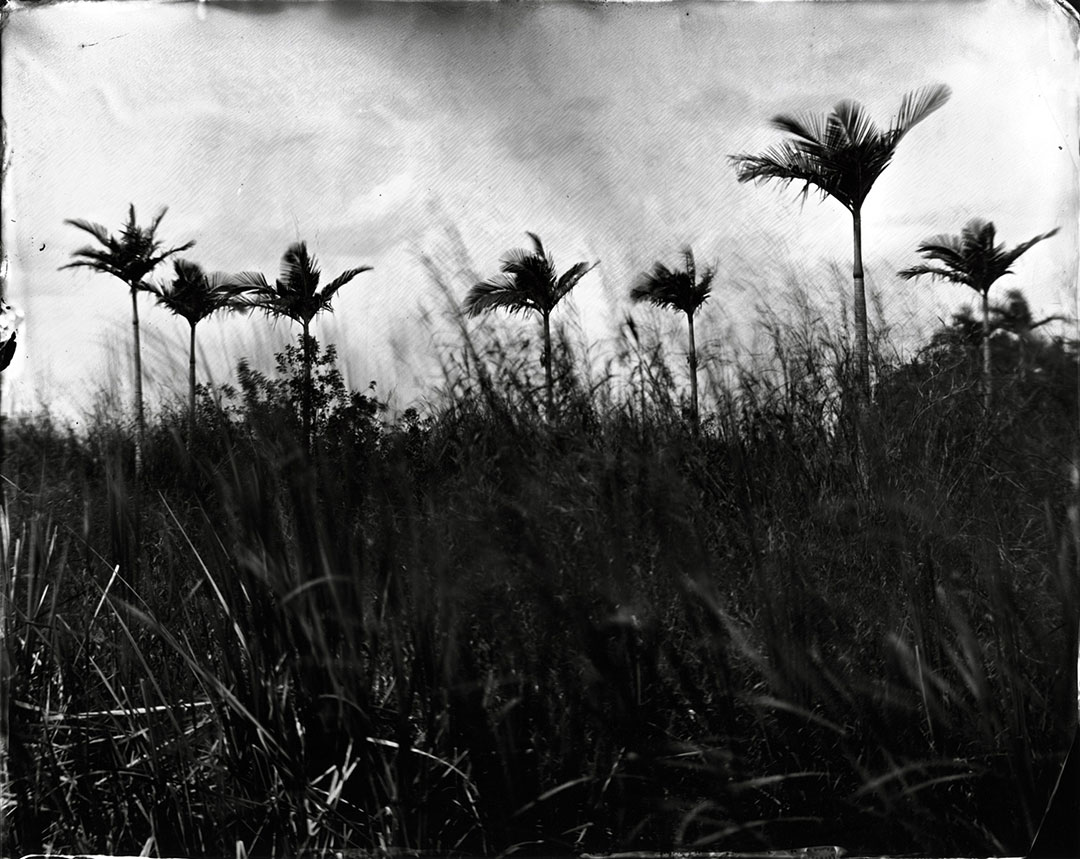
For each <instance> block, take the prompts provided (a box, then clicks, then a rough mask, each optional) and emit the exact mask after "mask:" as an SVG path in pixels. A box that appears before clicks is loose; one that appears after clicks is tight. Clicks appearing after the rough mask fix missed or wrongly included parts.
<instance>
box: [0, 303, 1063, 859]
mask: <svg viewBox="0 0 1080 859" xmlns="http://www.w3.org/2000/svg"><path fill="white" fill-rule="evenodd" d="M762 322H763V328H762V330H763V331H765V332H766V333H767V337H768V342H769V343H770V352H769V354H767V355H764V356H759V357H758V358H757V359H749V358H744V359H740V360H738V361H737V362H735V364H734V365H733V366H732V367H731V369H730V372H728V373H727V374H726V375H725V380H726V381H724V382H723V383H721V382H720V381H718V380H717V379H716V378H714V379H713V382H712V384H711V385H707V386H705V387H706V390H705V391H703V394H704V396H703V409H702V412H703V422H702V430H701V433H700V434H699V435H696V436H695V435H694V434H693V433H691V431H690V427H689V424H688V423H687V422H686V420H685V419H684V418H683V416H682V415H681V414H680V408H679V406H680V403H684V402H685V397H684V395H683V393H682V392H681V391H679V390H677V389H676V387H675V385H674V383H673V382H672V380H673V379H675V378H677V377H678V375H679V374H678V373H676V372H673V370H672V369H671V368H670V367H668V366H666V365H665V363H664V360H665V358H664V356H665V353H664V350H663V349H662V348H661V346H660V344H659V343H658V342H656V341H655V339H651V338H650V335H649V332H647V331H645V330H643V329H640V328H638V329H636V330H635V331H633V332H631V331H630V330H629V329H627V330H626V334H627V338H626V340H625V341H624V343H623V344H622V350H621V352H618V351H616V353H615V358H614V359H613V362H612V364H611V365H610V366H609V367H608V368H607V369H605V370H604V371H602V372H598V371H592V370H589V369H588V366H589V364H588V362H587V361H584V360H582V356H581V347H580V346H578V345H576V344H575V343H574V342H572V340H571V338H569V337H566V336H563V337H562V338H561V339H559V340H558V344H557V348H556V349H555V353H556V354H555V356H554V371H555V372H554V374H553V375H554V378H555V385H556V391H557V402H556V410H555V411H556V414H557V419H555V420H552V421H551V422H546V421H543V420H540V418H539V416H540V414H542V412H543V408H542V405H543V399H544V398H543V394H542V392H543V379H542V378H541V376H542V371H540V369H539V368H538V367H537V366H536V362H535V354H534V352H535V350H530V349H529V347H528V344H523V343H520V342H518V341H516V340H514V339H508V338H507V337H505V336H499V335H498V334H497V333H496V329H492V328H487V327H481V328H479V329H476V330H473V331H471V332H466V331H463V332H462V337H461V341H460V342H459V343H458V344H457V345H456V347H455V348H454V349H453V351H452V352H450V353H448V357H447V358H446V360H445V380H444V384H443V386H442V388H441V389H440V391H439V393H438V394H437V395H433V397H432V400H431V405H430V407H429V408H428V409H426V410H425V412H424V413H418V412H415V411H410V412H407V413H405V414H404V415H403V416H402V417H401V418H399V419H396V420H393V421H389V420H387V419H386V417H385V414H384V413H383V412H382V411H381V410H380V406H379V404H378V403H377V401H376V400H375V399H374V396H373V394H372V393H371V392H370V391H368V392H364V393H359V392H352V391H349V390H348V389H347V386H345V385H344V383H343V381H342V379H341V376H340V373H338V372H337V371H336V365H335V361H334V356H333V354H332V353H330V352H329V350H326V351H322V350H319V349H317V348H316V351H315V378H316V380H317V383H316V388H317V396H316V398H315V407H316V408H315V410H316V419H315V422H314V424H313V426H314V432H315V435H316V438H317V439H318V443H317V444H316V445H315V446H314V452H313V454H312V456H310V457H308V456H306V455H305V454H304V453H303V445H302V444H301V443H300V427H299V422H298V417H297V416H298V410H297V408H296V405H297V403H298V399H297V398H298V396H299V393H298V391H299V389H298V388H297V387H296V380H297V379H298V378H299V375H298V363H297V356H298V355H299V350H298V347H292V349H291V351H286V352H283V353H282V356H281V357H280V364H279V367H278V371H279V373H278V376H277V377H271V376H267V375H263V374H259V373H255V372H253V371H251V370H250V369H249V368H247V367H246V366H244V367H241V370H240V373H239V374H238V379H237V384H236V386H235V387H234V388H218V389H216V390H213V391H211V390H208V389H204V390H203V393H202V400H201V406H200V416H199V417H200V421H199V424H200V433H199V436H198V438H197V439H195V441H194V442H193V443H192V446H191V447H185V444H184V443H183V442H181V439H182V438H183V433H182V428H183V426H184V418H183V413H182V410H181V409H179V408H178V409H177V410H176V411H175V413H173V412H170V411H168V410H165V411H163V412H162V413H161V414H160V415H158V416H157V418H156V420H155V421H154V423H153V426H152V429H151V432H150V434H149V437H148V444H147V448H146V459H145V466H144V469H145V470H144V474H143V478H142V481H141V483H139V484H136V483H135V482H134V477H133V473H134V472H133V450H132V448H131V445H130V434H129V433H128V432H127V431H126V428H124V427H121V426H114V425H113V424H112V423H111V422H110V421H109V420H108V418H107V416H106V414H105V413H100V414H97V415H95V416H94V417H93V418H92V420H90V421H89V430H88V432H87V434H85V435H76V434H74V433H72V432H69V431H68V430H67V429H66V428H64V427H62V426H58V425H56V424H55V423H54V422H51V421H49V420H48V419H47V418H45V417H38V418H28V419H22V420H15V421H12V422H11V424H10V429H9V432H10V438H9V441H10V449H9V464H8V468H9V471H10V479H11V491H10V493H9V505H8V513H7V519H6V520H5V521H4V523H3V524H4V528H3V530H2V531H0V534H2V536H3V546H2V547H0V548H2V556H3V570H4V580H3V601H4V602H3V635H4V654H5V677H4V680H5V688H7V689H8V690H9V694H8V697H7V698H6V699H5V702H4V710H5V715H6V718H7V737H8V743H9V748H8V752H9V760H10V773H11V781H10V785H9V792H8V794H7V795H6V796H5V799H4V802H5V809H4V827H5V833H6V836H7V838H8V839H10V840H9V841H8V843H10V844H11V845H13V847H14V850H13V852H17V853H20V854H21V853H29V852H42V851H47V850H64V851H77V850H94V851H97V852H104V851H114V852H128V853H130V852H136V851H139V850H143V849H145V850H146V851H147V852H149V853H151V854H153V853H157V854H159V855H190V856H196V855H207V856H209V855H224V853H225V852H227V853H228V854H229V855H232V854H238V855H239V854H240V853H244V854H247V855H260V856H264V855H265V856H295V855H301V854H308V855H314V854H315V853H321V852H323V851H327V850H342V849H346V848H364V849H368V850H378V851H383V852H389V851H393V850H424V851H427V850H436V851H440V852H446V853H449V852H467V853H483V854H506V853H509V852H515V851H535V852H544V853H547V854H550V853H552V852H580V851H583V850H610V849H616V848H628V847H636V848H650V847H651V848H667V847H673V846H682V847H709V848H710V849H731V850H734V849H754V848H771V847H791V846H797V845H807V844H823V843H829V844H838V845H842V846H844V847H846V848H847V849H849V850H852V851H867V852H870V851H876V852H892V853H901V852H916V851H924V852H948V853H954V854H962V853H969V854H975V853H986V852H991V853H1012V854H1016V853H1018V852H1022V851H1024V850H1026V847H1027V845H1028V844H1029V843H1030V840H1031V837H1032V835H1033V833H1034V829H1035V827H1037V826H1038V822H1039V816H1040V813H1041V810H1042V806H1043V805H1044V804H1045V801H1046V797H1047V794H1048V792H1049V790H1050V787H1051V785H1052V783H1053V779H1054V778H1055V777H1056V774H1057V767H1058V766H1059V765H1060V762H1061V760H1062V757H1063V755H1064V752H1065V750H1066V748H1067V746H1068V742H1069V740H1070V738H1071V735H1070V733H1069V729H1070V727H1071V726H1073V725H1075V720H1076V712H1075V706H1076V702H1075V694H1076V686H1075V683H1076V678H1075V667H1074V666H1075V662H1076V660H1075V655H1076V654H1075V646H1076V633H1077V628H1076V618H1077V616H1078V613H1080V597H1078V595H1077V585H1076V581H1077V579H1076V564H1077V557H1078V555H1080V533H1077V525H1076V522H1077V520H1076V504H1077V498H1076V494H1075V492H1076V490H1075V489H1074V488H1072V486H1071V484H1070V482H1069V479H1068V471H1067V469H1068V466H1069V464H1070V462H1073V463H1075V459H1074V457H1075V455H1076V454H1075V451H1076V444H1077V437H1076V426H1077V414H1076V407H1077V404H1076V399H1075V391H1076V379H1075V373H1076V363H1075V359H1076V353H1075V347H1068V346H1065V345H1058V346H1055V345H1052V344H1044V347H1043V348H1041V349H1040V350H1039V355H1038V357H1037V358H1035V359H1032V358H1031V356H1030V355H1029V356H1028V358H1027V360H1028V361H1029V363H1030V362H1032V361H1034V364H1035V365H1036V369H1031V367H1030V366H1029V367H1028V370H1027V371H1026V372H1025V376H1024V378H1023V379H1021V378H1020V377H1019V376H1015V377H1013V376H1011V375H1009V374H1010V369H1009V368H1010V366H1011V365H1010V360H1011V358H1010V354H1011V351H1010V350H1012V348H1013V347H1012V346H1011V345H1010V344H1009V343H1007V342H1005V341H1001V342H999V343H998V344H997V345H996V349H997V355H998V359H999V364H1000V366H999V371H1000V373H1001V376H1002V382H1003V383H1002V384H1001V385H999V386H998V389H999V395H998V406H997V408H996V410H995V411H994V412H992V413H990V414H985V413H984V411H983V409H982V404H981V400H980V396H979V393H978V388H977V384H976V381H977V378H978V377H977V368H978V362H977V360H976V361H975V362H974V363H973V362H972V360H971V358H970V356H969V355H968V354H967V353H965V352H964V351H963V349H960V350H959V351H958V350H956V349H952V350H948V349H928V350H927V351H926V352H924V353H921V354H919V355H917V356H916V357H915V358H913V359H909V360H908V361H906V362H900V361H898V360H897V359H895V357H887V356H888V354H889V353H888V352H887V348H886V347H887V345H888V344H887V342H885V340H881V341H879V343H878V347H879V352H878V356H877V358H876V364H875V366H876V367H877V368H878V376H879V385H878V391H877V397H876V405H875V407H874V408H873V409H871V410H870V411H869V412H860V411H859V410H858V409H857V407H856V403H857V398H856V397H855V396H854V379H853V375H852V373H853V369H852V367H853V364H852V360H851V355H850V353H849V352H848V350H847V349H846V347H845V345H844V344H845V342H846V338H845V337H844V336H843V333H842V331H838V330H837V329H836V323H835V321H832V320H829V319H828V318H827V317H826V316H825V315H823V314H816V313H806V314H804V315H803V317H802V318H801V319H800V320H798V321H797V322H796V323H792V322H788V321H784V320H782V319H781V318H779V317H776V316H772V317H766V318H764V319H763V320H762ZM620 362H621V363H620ZM860 415H861V417H860ZM858 420H862V421H863V424H862V425H861V426H856V421H858ZM856 444H860V445H862V446H863V451H862V453H859V452H858V451H857V450H856ZM1070 511H1071V512H1070ZM1070 659H1071V662H1070ZM1070 665H1071V666H1073V668H1072V672H1073V673H1072V674H1070V673H1069V670H1068V669H1069V666H1070ZM1070 708H1071V709H1070ZM1070 719H1071V721H1069V720H1070ZM1017 809H1019V814H1016V813H1014V812H1015V810H1017Z"/></svg>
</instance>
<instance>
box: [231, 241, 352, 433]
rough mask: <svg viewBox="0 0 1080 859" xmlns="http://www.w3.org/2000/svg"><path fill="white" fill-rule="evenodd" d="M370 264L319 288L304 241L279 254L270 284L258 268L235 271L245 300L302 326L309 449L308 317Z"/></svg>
mask: <svg viewBox="0 0 1080 859" xmlns="http://www.w3.org/2000/svg"><path fill="white" fill-rule="evenodd" d="M371 270H372V269H371V266H369V265H362V266H358V267H357V268H350V269H349V270H348V271H345V272H342V273H341V274H339V275H338V276H337V277H336V278H334V279H333V280H332V281H330V283H328V284H326V286H324V287H323V288H322V289H319V277H320V272H319V269H318V265H317V263H316V260H315V258H314V257H313V256H311V254H310V253H308V249H307V243H306V242H296V243H295V244H292V245H290V246H289V248H288V250H286V251H285V255H284V256H283V257H282V258H281V273H280V275H278V278H277V280H276V281H275V282H274V283H273V284H270V283H268V282H267V280H266V278H265V277H264V276H263V275H262V274H259V273H258V272H248V273H244V274H241V275H236V276H235V277H236V279H237V281H238V282H239V283H240V284H241V285H243V286H244V287H245V290H246V293H247V302H248V304H249V305H250V306H252V307H257V308H261V309H262V310H264V311H266V312H267V313H269V314H270V315H271V316H277V317H281V316H284V317H287V318H289V319H291V320H293V321H294V322H299V323H300V327H301V328H302V330H303V349H304V393H303V398H304V401H303V405H302V410H303V415H302V418H301V420H302V421H303V433H304V449H305V450H307V451H309V452H310V451H311V342H310V339H311V338H310V336H309V331H310V328H311V320H312V319H314V318H315V315H316V314H318V313H319V312H321V311H323V310H328V311H330V312H333V307H332V306H331V304H330V302H331V300H332V299H333V297H334V296H335V295H336V294H337V291H338V290H339V289H341V287H343V286H344V285H345V284H347V283H348V282H349V281H350V280H352V279H353V278H354V277H356V276H357V275H358V274H362V273H363V272H365V271H371Z"/></svg>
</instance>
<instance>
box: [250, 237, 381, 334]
mask: <svg viewBox="0 0 1080 859" xmlns="http://www.w3.org/2000/svg"><path fill="white" fill-rule="evenodd" d="M365 271H371V266H369V265H362V266H358V267H356V268H350V269H349V270H347V271H345V272H342V273H341V274H340V275H338V276H337V277H336V278H334V279H333V280H332V281H330V283H328V284H326V286H324V287H323V288H322V289H319V278H320V275H321V273H320V271H319V268H318V264H317V262H316V260H315V258H314V257H313V256H311V254H310V253H309V252H308V249H307V243H306V242H297V243H295V244H293V245H290V246H289V248H288V250H286V251H285V255H284V256H283V257H282V258H281V273H280V275H279V276H278V278H277V281H276V282H275V283H274V284H270V283H268V282H267V281H266V278H265V277H264V276H263V275H262V274H258V273H245V274H241V275H236V276H235V277H237V278H238V279H239V282H241V283H243V284H244V285H245V286H246V287H247V294H248V299H249V303H250V304H251V305H252V306H254V307H260V308H262V309H263V310H266V311H267V312H269V313H273V314H274V315H277V316H287V317H288V318H289V319H292V320H293V321H295V322H299V323H300V324H301V325H303V326H304V329H305V333H306V331H307V326H308V325H309V324H310V323H311V320H312V319H314V318H315V315H316V314H317V313H319V312H321V311H323V310H329V311H331V312H332V311H333V307H332V306H331V300H332V299H333V297H334V296H335V295H336V294H337V292H338V290H339V289H341V287H343V286H344V285H345V284H347V283H348V282H349V281H350V280H352V279H353V278H354V277H356V276H357V275H358V274H362V273H363V272H365Z"/></svg>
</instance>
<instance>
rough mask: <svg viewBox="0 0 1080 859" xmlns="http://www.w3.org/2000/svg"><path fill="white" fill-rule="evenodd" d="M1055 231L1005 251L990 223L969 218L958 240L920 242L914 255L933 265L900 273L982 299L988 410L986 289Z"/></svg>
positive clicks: (945, 238) (941, 237)
mask: <svg viewBox="0 0 1080 859" xmlns="http://www.w3.org/2000/svg"><path fill="white" fill-rule="evenodd" d="M1057 231H1058V228H1057V227H1054V229H1052V230H1050V232H1048V233H1043V234H1042V235H1038V236H1035V237H1034V238H1032V239H1028V240H1027V241H1026V242H1022V243H1021V244H1019V245H1017V246H1016V247H1014V248H1013V249H1012V250H1006V249H1005V245H1003V244H1001V245H996V244H994V239H995V230H994V224H993V222H992V221H984V220H982V219H981V218H973V219H972V220H970V221H969V222H968V223H967V224H966V225H965V226H964V228H963V229H962V230H961V232H960V235H959V236H950V235H944V234H943V235H939V236H934V237H933V238H929V239H927V240H926V241H924V242H922V243H921V244H920V245H919V247H918V253H919V255H920V256H922V257H923V259H926V260H930V261H931V262H933V263H936V264H935V265H916V266H912V267H911V268H906V269H904V270H903V271H901V272H900V277H902V278H905V279H909V278H913V277H921V276H922V275H924V274H925V275H930V276H931V277H934V278H940V279H942V280H946V281H949V282H950V283H962V284H964V286H967V287H970V288H971V289H973V290H974V291H975V292H977V293H978V294H979V296H980V298H981V299H982V347H983V400H984V403H985V405H986V408H987V409H989V408H990V398H991V384H992V383H991V377H990V299H989V293H990V287H991V286H993V285H994V283H995V281H997V280H998V278H1001V277H1004V276H1005V275H1007V274H1011V273H1012V264H1013V263H1014V262H1016V260H1017V259H1019V258H1020V256H1021V255H1022V254H1024V253H1026V252H1027V251H1028V250H1030V249H1031V248H1032V247H1033V246H1034V245H1036V244H1038V243H1039V242H1041V241H1042V240H1043V239H1048V238H1050V237H1051V236H1052V235H1054V234H1055V233H1057Z"/></svg>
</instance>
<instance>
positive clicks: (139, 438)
mask: <svg viewBox="0 0 1080 859" xmlns="http://www.w3.org/2000/svg"><path fill="white" fill-rule="evenodd" d="M138 295H139V293H138V290H137V289H136V288H135V284H131V328H132V332H133V333H134V335H135V477H136V479H138V477H139V476H140V475H141V474H142V466H143V446H144V444H145V442H146V416H145V414H144V413H143V388H142V343H141V341H140V339H139V302H138Z"/></svg>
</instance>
